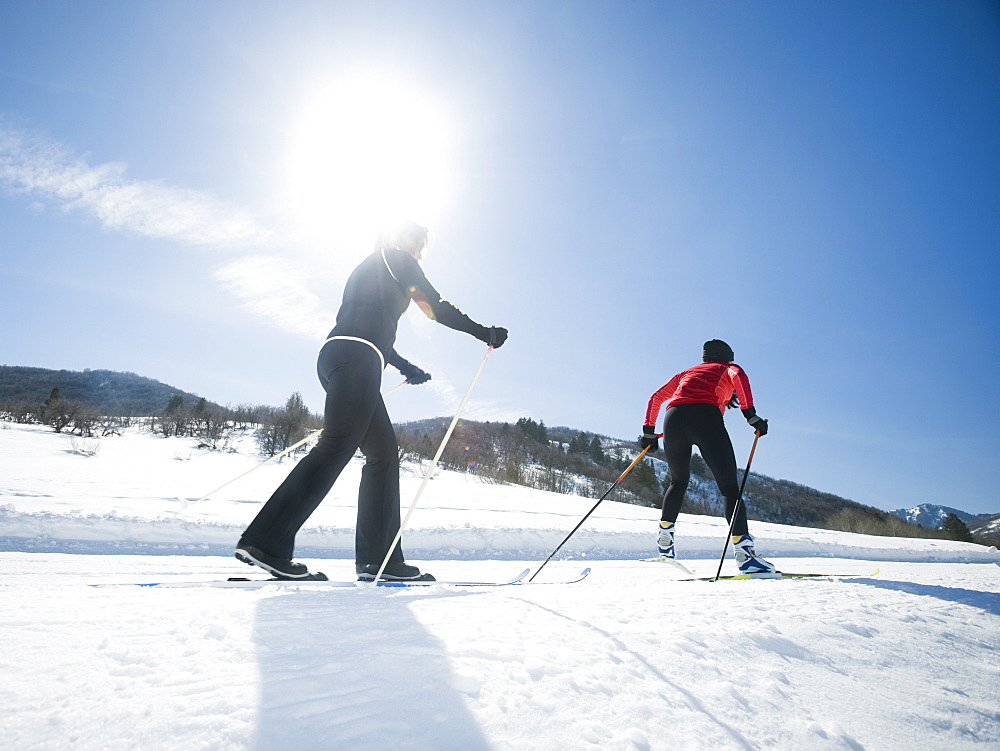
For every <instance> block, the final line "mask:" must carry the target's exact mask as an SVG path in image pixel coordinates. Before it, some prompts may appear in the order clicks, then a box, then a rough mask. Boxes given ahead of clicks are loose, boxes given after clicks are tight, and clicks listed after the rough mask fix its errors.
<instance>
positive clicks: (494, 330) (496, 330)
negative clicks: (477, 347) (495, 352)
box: [485, 326, 507, 349]
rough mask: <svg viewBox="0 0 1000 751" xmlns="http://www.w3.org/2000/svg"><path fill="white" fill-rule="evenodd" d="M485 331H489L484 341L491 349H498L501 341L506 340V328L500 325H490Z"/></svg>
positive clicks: (501, 343) (501, 344)
mask: <svg viewBox="0 0 1000 751" xmlns="http://www.w3.org/2000/svg"><path fill="white" fill-rule="evenodd" d="M487 331H488V332H489V338H488V339H486V340H485V341H486V343H487V344H488V345H490V346H491V347H493V349H500V348H501V347H502V346H503V343H504V342H505V341H507V329H505V328H503V327H502V326H490V327H489V328H488V329H487Z"/></svg>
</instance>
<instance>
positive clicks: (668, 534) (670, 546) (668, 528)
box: [656, 521, 675, 559]
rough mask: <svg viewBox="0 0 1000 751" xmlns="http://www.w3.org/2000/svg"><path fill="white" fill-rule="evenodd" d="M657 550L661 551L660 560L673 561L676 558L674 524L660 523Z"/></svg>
mask: <svg viewBox="0 0 1000 751" xmlns="http://www.w3.org/2000/svg"><path fill="white" fill-rule="evenodd" d="M656 549H657V550H659V551H660V558H669V559H673V558H674V557H675V553H674V523H673V522H664V521H661V522H660V534H659V536H658V537H657V538H656Z"/></svg>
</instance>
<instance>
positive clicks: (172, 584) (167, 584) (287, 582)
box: [90, 568, 590, 589]
mask: <svg viewBox="0 0 1000 751" xmlns="http://www.w3.org/2000/svg"><path fill="white" fill-rule="evenodd" d="M530 571H531V569H527V568H526V569H524V571H522V572H521V573H519V574H518V575H517V576H515V577H512V578H510V579H507V580H506V581H388V580H385V579H383V580H381V581H379V582H378V583H377V584H376V582H362V581H330V580H328V579H325V578H324V579H318V578H316V579H309V578H306V579H274V578H272V579H251V578H249V577H242V576H233V577H230V578H229V579H203V580H198V581H192V580H180V581H159V582H114V583H106V584H91V585H90V586H92V587H122V586H126V587H127V586H133V587H158V588H161V589H177V588H191V587H222V588H227V589H260V588H262V587H318V588H321V589H358V588H361V587H366V586H371V585H375V586H379V587H433V586H444V587H504V586H509V585H512V584H517V583H519V582H520V581H521V580H522V579H524V577H526V576H527V575H528V573H529V572H530ZM589 571H590V569H587V572H588V573H589ZM581 578H582V577H581ZM567 583H571V582H567Z"/></svg>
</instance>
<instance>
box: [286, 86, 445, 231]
mask: <svg viewBox="0 0 1000 751" xmlns="http://www.w3.org/2000/svg"><path fill="white" fill-rule="evenodd" d="M448 126H449V118H448V117H447V116H446V114H445V111H444V108H443V107H442V105H441V103H440V102H439V101H437V100H436V99H435V98H434V97H432V96H430V95H428V94H427V93H426V92H422V91H420V90H419V89H418V88H417V87H415V86H413V85H408V84H403V83H401V82H398V81H394V80H392V79H391V78H389V77H385V76H374V75H365V76H355V77H353V78H350V79H347V80H342V81H339V82H338V83H336V84H332V83H329V82H327V83H326V84H324V85H321V86H314V87H313V88H312V89H311V90H310V92H309V94H308V96H307V100H306V101H305V102H303V104H302V106H301V108H300V110H299V112H298V113H297V114H296V117H295V120H294V122H293V126H292V129H291V134H290V142H289V147H288V157H287V159H286V163H285V167H286V174H285V190H284V191H283V192H284V196H285V200H286V201H287V202H288V204H289V209H290V213H291V215H292V216H293V217H294V221H295V222H296V223H297V225H298V230H299V231H300V232H301V233H302V234H303V235H305V236H306V237H308V238H310V239H313V240H317V241H319V242H322V243H324V244H327V245H328V244H331V243H332V244H334V245H337V246H354V245H355V244H356V243H359V242H360V243H363V244H364V245H365V246H367V245H368V244H369V243H370V242H371V240H372V238H374V236H375V232H376V230H377V228H378V227H379V226H380V225H381V224H382V223H384V222H385V221H391V220H398V219H413V220H414V221H418V222H420V223H422V224H427V225H431V224H433V223H434V222H436V221H438V220H439V218H440V217H441V214H442V212H443V211H444V208H445V204H446V200H447V197H448V194H449V193H450V191H451V190H452V185H451V182H452V180H451V174H450V173H451V158H452V157H451V153H450V144H451V143H452V141H453V137H452V134H451V132H450V128H449V127H448Z"/></svg>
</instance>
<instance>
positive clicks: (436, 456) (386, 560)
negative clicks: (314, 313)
mask: <svg viewBox="0 0 1000 751" xmlns="http://www.w3.org/2000/svg"><path fill="white" fill-rule="evenodd" d="M492 351H493V346H492V345H490V346H488V347H487V348H486V354H485V355H483V361H482V362H481V363H479V369H478V370H477V371H476V375H475V376H473V378H472V383H470V384H469V390H468V391H466V392H465V396H464V397H463V398H462V403H461V404H459V405H458V411H457V412H455V416H454V417H453V418H452V420H451V425H449V426H448V430H446V431H445V434H444V438H443V439H442V440H441V445H440V446H438V450H437V453H436V454H434V458H433V459H432V460H431V464H430V466H429V467H428V468H427V471H426V472H424V479H423V481H422V482H421V483H420V487H419V488H417V494H416V495H415V496H413V502H412V503H410V508H409V509H407V511H406V516H405V517H403V522H402V523H401V524H400V525H399V531H397V532H396V536H395V537H394V538H393V540H392V544H391V545H390V546H389V550H388V551H386V554H385V558H383V559H382V565H381V566H379V569H378V573H377V574H375V581H374V585H375V586H378V580H379V579H381V578H382V572H383V571H385V567H386V566H388V565H389V557H390V556H391V555H392V551H393V550H395V549H396V546H397V545H398V544H399V541H400V539H402V537H403V530H404V529H406V526H407V525H408V524H409V523H410V517H411V516H412V515H413V510H414V509H415V508H416V507H417V501H419V500H420V496H421V495H423V492H424V488H426V487H427V483H428V481H429V480H430V479H431V476H432V475H433V474H434V468H435V467H436V466H437V463H438V460H439V459H440V458H441V454H443V453H444V447H445V446H447V445H448V441H449V440H450V439H451V434H452V431H454V430H455V426H456V425H458V418H459V416H461V414H462V410H464V409H465V405H466V403H467V402H468V401H469V397H470V396H471V395H472V389H473V388H475V386H476V382H477V381H479V376H480V375H481V374H482V372H483V368H485V367H486V361H487V360H488V359H489V357H490V353H491V352H492Z"/></svg>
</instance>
